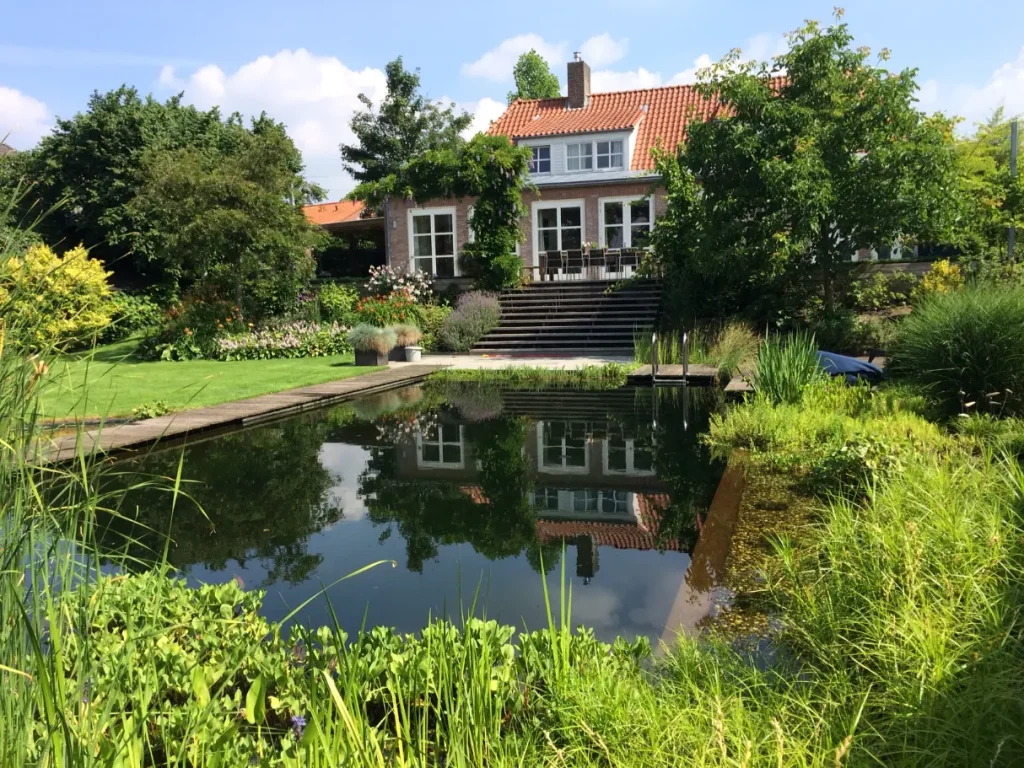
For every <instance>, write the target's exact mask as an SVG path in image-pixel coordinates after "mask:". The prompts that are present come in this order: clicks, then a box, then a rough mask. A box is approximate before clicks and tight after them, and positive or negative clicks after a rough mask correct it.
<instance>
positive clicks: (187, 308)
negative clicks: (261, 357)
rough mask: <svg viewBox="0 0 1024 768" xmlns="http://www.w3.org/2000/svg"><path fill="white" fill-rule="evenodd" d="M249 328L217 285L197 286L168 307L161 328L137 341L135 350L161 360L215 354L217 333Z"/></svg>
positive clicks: (219, 335)
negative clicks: (214, 286)
mask: <svg viewBox="0 0 1024 768" xmlns="http://www.w3.org/2000/svg"><path fill="white" fill-rule="evenodd" d="M251 328H252V324H251V323H249V324H247V323H245V322H243V320H242V314H241V311H240V310H239V308H238V306H236V305H235V303H234V302H232V301H229V300H228V299H224V298H221V296H220V295H219V293H218V292H217V291H216V289H213V288H210V287H208V286H198V287H196V288H194V289H191V290H189V291H188V293H186V294H185V295H184V296H183V297H182V299H181V302H179V303H178V304H176V305H175V306H173V307H171V308H170V309H169V310H168V311H167V313H166V314H165V316H164V330H163V331H161V332H160V334H159V335H158V336H155V337H153V338H151V339H147V340H146V341H144V342H143V343H142V344H140V345H139V352H138V354H139V355H140V356H141V357H144V358H148V359H160V360H196V359H199V358H204V357H216V356H217V355H218V353H219V346H218V343H217V340H218V339H219V338H220V337H222V336H230V335H233V334H241V333H246V332H248V331H249V330H251Z"/></svg>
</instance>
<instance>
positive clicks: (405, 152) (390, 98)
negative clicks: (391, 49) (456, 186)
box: [341, 56, 473, 207]
mask: <svg viewBox="0 0 1024 768" xmlns="http://www.w3.org/2000/svg"><path fill="white" fill-rule="evenodd" d="M386 74H387V95H386V96H385V97H384V99H383V101H381V103H380V105H379V106H378V107H375V105H374V103H373V101H371V100H370V98H369V97H368V96H366V94H362V93H361V94H359V100H360V101H361V102H362V103H363V105H364V106H365V107H366V109H365V110H363V111H362V112H357V113H356V114H355V115H353V117H352V121H351V123H350V124H349V125H350V127H351V129H352V133H354V134H355V143H354V144H342V145H341V160H342V165H343V167H344V168H345V170H346V171H348V172H349V173H350V174H352V177H353V178H354V179H355V180H356V181H357V182H359V183H360V184H364V183H372V182H378V181H381V180H383V179H385V178H387V177H388V176H393V175H396V174H397V173H398V172H399V171H400V170H401V168H402V166H404V165H405V164H406V163H407V162H409V161H410V160H411V159H412V158H414V157H416V156H417V155H419V154H421V153H423V152H427V151H429V150H433V149H439V148H443V147H447V146H450V145H452V144H457V143H458V142H460V141H461V140H462V139H461V137H460V134H461V133H462V132H463V131H465V130H466V129H467V128H468V127H469V125H470V123H471V122H472V121H473V118H472V116H471V115H470V114H469V113H467V112H465V111H461V112H457V111H456V109H455V105H454V104H450V105H448V106H447V107H445V106H443V105H442V104H440V103H438V102H435V101H431V100H430V99H428V98H426V97H425V96H423V94H421V93H420V75H419V70H418V69H417V70H415V71H413V72H410V71H408V70H407V69H406V68H405V66H404V65H403V64H402V57H401V56H399V57H398V58H397V59H395V60H394V61H391V62H389V63H388V65H387V67H386ZM360 199H363V200H365V201H366V202H367V203H368V204H369V205H370V206H371V207H379V205H380V203H381V200H371V199H367V198H360Z"/></svg>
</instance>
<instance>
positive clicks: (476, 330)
mask: <svg viewBox="0 0 1024 768" xmlns="http://www.w3.org/2000/svg"><path fill="white" fill-rule="evenodd" d="M500 322H501V304H499V303H498V298H497V297H496V296H495V295H494V294H492V293H484V292H482V291H470V292H469V293H464V294H462V295H461V296H460V297H459V300H458V302H457V303H456V304H455V311H454V312H452V313H451V314H450V315H448V317H446V318H445V319H444V321H443V322H442V323H441V330H440V331H439V333H438V336H439V338H440V340H441V344H443V345H444V347H445V349H449V350H451V351H452V352H467V351H469V349H470V348H471V347H472V346H473V345H474V344H476V342H477V341H479V340H480V339H481V338H482V337H483V336H484V335H485V334H487V333H488V332H490V331H492V330H494V329H495V328H497V327H498V323H500Z"/></svg>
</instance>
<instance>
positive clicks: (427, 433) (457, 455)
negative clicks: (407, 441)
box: [416, 424, 465, 469]
mask: <svg viewBox="0 0 1024 768" xmlns="http://www.w3.org/2000/svg"><path fill="white" fill-rule="evenodd" d="M464 456H465V450H464V446H463V443H462V426H461V425H460V424H439V425H435V426H432V427H429V428H427V429H425V430H423V431H422V432H419V433H417V434H416V465H417V466H420V467H427V468H441V469H462V468H463V466H464Z"/></svg>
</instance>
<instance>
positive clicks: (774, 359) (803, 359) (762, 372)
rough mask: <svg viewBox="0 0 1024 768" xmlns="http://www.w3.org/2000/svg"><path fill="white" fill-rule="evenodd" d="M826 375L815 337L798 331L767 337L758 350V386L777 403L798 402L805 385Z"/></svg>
mask: <svg viewBox="0 0 1024 768" xmlns="http://www.w3.org/2000/svg"><path fill="white" fill-rule="evenodd" d="M824 376H825V373H824V371H822V370H821V368H820V367H819V366H818V355H817V347H816V345H815V342H814V337H813V336H811V335H809V334H806V333H794V334H792V335H790V336H788V337H787V338H782V337H780V336H774V337H772V338H769V339H766V340H765V342H764V344H762V345H761V349H760V351H759V352H758V354H757V365H756V366H755V368H754V378H753V385H754V389H755V390H756V391H757V392H758V393H759V394H761V395H763V396H765V397H767V398H768V400H770V401H771V402H773V403H798V402H800V398H801V397H802V395H803V391H804V387H806V386H807V385H808V384H810V383H812V382H813V381H815V380H817V379H821V378H823V377H824Z"/></svg>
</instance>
